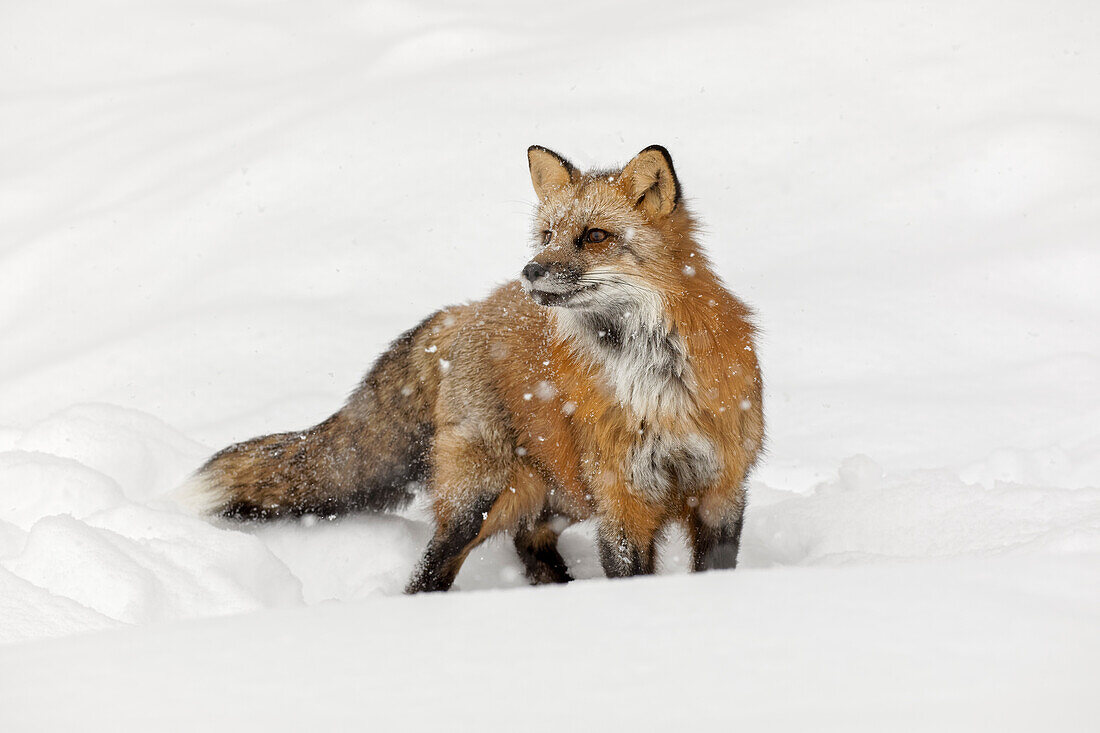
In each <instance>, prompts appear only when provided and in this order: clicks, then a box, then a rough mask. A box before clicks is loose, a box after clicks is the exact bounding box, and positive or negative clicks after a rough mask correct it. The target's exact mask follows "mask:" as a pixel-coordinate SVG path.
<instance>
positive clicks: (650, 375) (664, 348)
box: [558, 309, 721, 499]
mask: <svg viewBox="0 0 1100 733" xmlns="http://www.w3.org/2000/svg"><path fill="white" fill-rule="evenodd" d="M647 316H649V317H647ZM558 328H559V331H560V332H562V335H563V336H567V337H569V338H570V339H571V340H572V342H573V344H574V345H575V347H576V348H577V349H578V350H579V351H581V352H583V355H584V357H585V358H586V360H588V361H590V362H591V363H593V365H594V366H595V368H596V369H598V370H599V372H600V376H601V378H602V379H603V382H604V386H605V387H606V388H607V390H608V391H609V392H610V394H611V395H613V396H614V398H615V400H616V401H617V402H618V403H619V404H620V405H621V406H623V407H625V408H629V410H630V411H631V412H633V413H634V416H635V417H636V419H637V420H638V423H639V425H640V426H641V427H640V429H639V431H638V437H637V438H636V439H635V441H634V445H633V446H632V448H631V451H630V453H629V455H628V457H627V459H626V464H625V465H624V466H622V470H623V478H624V479H626V480H627V481H628V482H629V484H630V486H631V488H632V489H633V490H635V491H638V492H640V493H643V494H646V495H648V496H651V497H652V498H654V499H659V498H660V497H661V496H663V495H664V494H665V493H666V492H668V491H669V490H670V489H671V488H672V487H673V486H674V485H675V486H676V487H678V488H679V490H680V491H684V492H689V493H690V492H694V491H696V490H700V489H702V488H703V487H705V486H707V485H709V484H711V483H713V482H714V481H715V480H716V479H717V477H718V475H719V473H720V470H721V466H720V461H719V458H718V454H717V451H716V450H715V447H714V444H713V443H712V442H711V441H710V440H709V439H707V438H706V437H704V436H702V435H700V434H698V433H697V432H692V431H691V430H690V428H689V427H688V426H689V425H690V421H689V420H686V419H684V418H687V416H688V415H689V414H690V413H691V411H692V407H693V405H692V397H691V387H690V385H691V383H692V381H693V375H692V373H691V365H690V360H689V358H688V354H687V353H686V351H685V349H684V347H683V342H682V341H681V340H680V338H679V336H678V335H677V334H676V332H675V329H668V328H665V327H664V325H663V322H662V321H661V320H660V319H659V318H654V317H652V315H651V314H646V313H644V312H642V313H635V312H631V311H629V310H625V309H624V310H623V311H619V312H614V311H613V312H611V313H607V312H602V313H595V312H592V311H579V312H577V311H565V312H564V313H563V314H561V315H559V317H558ZM678 424H679V425H682V426H683V427H684V429H683V430H679V429H676V428H669V427H667V426H669V425H678ZM662 426H664V427H662Z"/></svg>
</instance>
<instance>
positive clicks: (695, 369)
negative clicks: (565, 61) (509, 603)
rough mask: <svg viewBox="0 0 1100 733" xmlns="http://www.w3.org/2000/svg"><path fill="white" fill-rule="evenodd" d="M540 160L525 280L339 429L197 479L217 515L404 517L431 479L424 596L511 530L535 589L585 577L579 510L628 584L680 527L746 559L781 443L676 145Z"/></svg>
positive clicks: (374, 387)
mask: <svg viewBox="0 0 1100 733" xmlns="http://www.w3.org/2000/svg"><path fill="white" fill-rule="evenodd" d="M528 161H529V164H530V169H531V180H532V182H533V184H534V187H535V192H536V194H537V195H538V199H539V205H538V211H537V213H536V216H535V226H534V229H533V240H534V241H533V243H534V245H535V248H536V253H535V256H534V258H533V259H532V260H531V262H529V263H528V264H527V266H526V267H525V268H524V270H523V277H522V278H521V280H520V281H518V282H512V283H509V284H506V285H504V286H502V287H500V288H499V289H497V290H496V291H495V292H493V293H492V294H491V295H490V296H489V297H488V298H486V299H485V300H481V301H476V302H473V303H468V304H465V305H458V306H452V307H449V308H445V309H444V310H441V311H439V312H437V313H435V314H433V315H431V316H429V317H428V318H427V319H425V320H424V321H423V322H422V323H420V324H419V325H418V326H416V327H415V328H413V329H412V330H410V331H408V332H406V333H405V334H403V335H402V336H401V337H399V338H398V339H397V340H396V341H394V342H393V344H391V345H390V347H389V348H388V349H387V350H386V352H385V353H383V354H382V356H381V357H379V359H378V361H377V362H376V363H375V364H374V366H373V367H372V368H371V370H370V371H369V372H368V373H367V375H366V376H365V377H364V378H363V381H362V383H361V384H360V385H359V387H358V388H357V389H356V390H355V391H354V392H353V393H352V395H351V397H350V398H349V399H348V401H347V402H346V404H345V405H344V406H343V407H342V408H341V409H340V410H339V411H338V412H336V413H335V414H334V415H333V416H332V417H330V418H329V419H327V420H325V421H324V422H322V423H321V424H319V425H316V426H314V427H312V428H309V429H308V430H303V431H298V432H290V433H281V434H277V435H268V436H263V437H260V438H254V439H252V440H249V441H246V442H244V443H239V444H236V445H233V446H230V447H228V448H226V449H224V450H222V451H221V452H219V453H218V454H217V455H215V456H214V457H213V458H211V459H210V460H209V462H207V463H206V465H204V466H203V467H202V468H201V469H199V471H198V472H197V473H196V475H195V476H194V477H192V479H191V482H190V485H191V486H192V487H197V489H196V490H197V492H198V494H200V495H199V496H197V500H198V503H200V504H201V505H202V508H203V509H205V510H208V511H209V512H210V513H217V514H220V515H223V516H228V517H232V518H239V519H269V518H275V517H279V516H284V515H302V514H309V513H318V514H334V513H340V512H346V511H359V510H385V509H393V508H397V507H400V506H402V505H404V504H405V503H406V502H407V501H408V500H409V499H410V498H411V497H412V495H413V493H414V492H415V491H418V490H426V491H428V492H429V494H430V496H431V499H432V504H433V507H434V512H435V517H436V532H435V536H434V537H433V539H432V541H431V542H430V544H429V546H428V548H427V549H426V551H425V553H424V556H423V558H422V559H421V561H420V564H419V566H418V568H417V570H416V573H415V574H414V576H413V578H412V580H411V581H410V583H409V586H408V590H409V591H410V592H416V591H422V590H445V589H447V588H449V587H450V586H451V583H452V582H453V581H454V578H455V575H457V573H458V570H459V568H460V566H461V564H462V562H463V560H464V559H465V557H466V556H467V554H468V553H469V552H470V550H471V549H472V548H473V547H475V546H476V545H477V544H479V543H480V542H482V541H484V540H485V539H486V538H487V537H489V536H491V535H493V534H495V533H498V532H501V531H510V532H511V533H512V534H513V536H514V541H515V545H516V549H517V551H518V552H519V555H520V557H521V559H522V560H523V562H524V564H525V566H526V568H527V574H528V577H529V578H530V579H531V580H532V582H564V581H567V580H569V573H568V570H567V568H566V565H565V562H564V561H563V560H562V558H561V556H560V555H559V554H558V551H557V548H556V544H557V536H558V533H559V532H560V530H561V529H562V528H563V527H564V526H565V525H566V524H567V523H568V521H566V522H563V521H562V518H565V519H566V520H570V521H576V520H582V519H586V518H588V517H590V516H593V515H594V516H595V517H596V518H597V520H598V523H599V543H600V557H601V560H602V562H603V565H604V569H605V571H606V572H607V574H608V575H609V576H625V575H634V574H639V573H650V572H653V568H654V545H655V540H656V538H657V537H658V535H659V533H660V532H661V530H662V528H663V527H664V526H665V525H666V524H668V523H669V522H674V521H678V522H682V523H684V524H685V526H686V527H687V529H688V533H689V536H690V538H691V542H692V548H693V567H694V568H695V569H696V570H703V569H707V568H718V567H733V566H734V565H735V564H736V560H737V552H738V545H739V542H740V534H741V523H742V515H743V512H744V507H745V481H746V477H747V475H748V472H749V471H750V469H751V468H752V466H753V464H754V463H755V461H756V459H757V457H758V455H759V453H760V450H761V448H762V445H763V440H764V420H763V410H762V404H761V381H760V371H759V367H758V365H757V360H756V355H755V351H754V346H753V334H754V330H753V327H752V324H751V322H750V313H749V311H748V309H747V308H746V306H745V305H744V304H743V303H741V301H739V300H738V299H737V298H735V297H734V296H733V295H731V294H730V293H729V292H728V291H727V290H726V289H725V288H724V287H723V285H722V283H721V281H720V280H719V279H718V277H717V276H716V275H715V274H714V273H713V271H712V270H711V267H710V263H709V261H708V260H707V258H706V256H705V254H704V253H703V252H702V250H701V249H700V247H699V245H698V243H697V242H696V239H695V225H694V221H693V219H692V216H691V214H690V213H689V212H688V211H687V208H686V206H685V205H684V202H683V199H682V197H681V193H680V184H679V181H678V180H677V177H676V173H675V171H674V169H673V166H672V160H671V158H670V156H669V154H668V152H667V151H666V150H665V149H664V148H661V147H659V146H652V147H649V148H646V149H645V150H643V151H642V152H641V153H639V154H638V155H637V156H635V157H634V159H633V160H631V161H630V162H629V163H628V164H627V165H626V166H625V167H623V168H622V169H620V170H609V171H592V172H581V171H579V170H577V169H576V168H574V167H573V166H572V165H571V164H570V163H569V162H568V161H566V160H565V159H564V158H562V157H561V156H559V155H557V154H556V153H553V152H551V151H549V150H546V149H545V148H541V147H538V146H533V147H531V148H530V149H529V150H528Z"/></svg>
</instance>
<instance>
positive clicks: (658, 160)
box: [621, 145, 680, 219]
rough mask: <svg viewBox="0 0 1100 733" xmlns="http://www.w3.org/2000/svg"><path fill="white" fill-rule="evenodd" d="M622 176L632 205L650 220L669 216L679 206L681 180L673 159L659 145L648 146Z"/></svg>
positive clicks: (636, 156)
mask: <svg viewBox="0 0 1100 733" xmlns="http://www.w3.org/2000/svg"><path fill="white" fill-rule="evenodd" d="M621 177H622V180H623V182H624V183H626V186H627V193H629V194H630V195H631V197H633V199H634V206H635V207H636V208H639V209H642V210H643V211H644V212H645V213H646V214H647V215H648V216H649V218H650V219H660V218H662V217H665V216H668V215H669V214H671V213H672V211H673V209H675V208H676V205H677V204H678V203H680V181H679V180H678V179H677V178H676V170H675V169H674V168H673V167H672V156H671V155H669V154H668V151H667V150H665V149H664V148H663V147H661V146H660V145H650V146H649V147H648V148H646V149H645V150H643V151H642V152H640V153H638V154H637V155H635V156H634V160H632V161H630V162H629V163H627V164H626V166H625V167H624V168H623V172H622V176H621Z"/></svg>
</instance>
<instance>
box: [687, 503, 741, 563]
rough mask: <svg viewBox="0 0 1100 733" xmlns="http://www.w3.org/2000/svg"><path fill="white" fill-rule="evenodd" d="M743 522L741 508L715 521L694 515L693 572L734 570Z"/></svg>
mask: <svg viewBox="0 0 1100 733" xmlns="http://www.w3.org/2000/svg"><path fill="white" fill-rule="evenodd" d="M744 519H745V509H744V507H743V506H741V507H737V508H735V509H731V510H729V511H728V512H727V513H725V514H724V515H722V516H721V517H718V518H711V517H710V516H705V517H704V516H700V514H699V513H698V512H696V513H695V514H694V515H693V516H692V518H691V525H690V529H691V557H692V562H691V565H692V570H694V571H696V572H699V571H702V570H732V569H733V568H736V567H737V554H738V552H739V551H740V549H741V527H742V525H743V524H744Z"/></svg>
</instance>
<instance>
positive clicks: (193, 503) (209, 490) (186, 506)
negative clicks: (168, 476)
mask: <svg viewBox="0 0 1100 733" xmlns="http://www.w3.org/2000/svg"><path fill="white" fill-rule="evenodd" d="M167 498H168V499H169V500H170V501H172V502H174V503H175V504H176V505H178V506H179V507H180V508H182V509H183V510H184V511H186V512H188V513H190V514H197V515H199V516H202V517H208V516H210V515H212V514H214V513H215V512H216V511H217V510H219V509H221V508H222V506H224V505H225V500H226V497H225V492H224V491H223V490H222V487H221V486H219V485H218V483H217V481H216V480H214V479H213V478H211V477H210V476H209V475H207V474H204V473H193V474H191V475H190V476H189V477H188V478H187V480H186V481H184V482H183V483H182V484H180V485H179V486H178V487H176V488H175V489H173V490H172V491H171V492H169V493H168V496H167Z"/></svg>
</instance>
